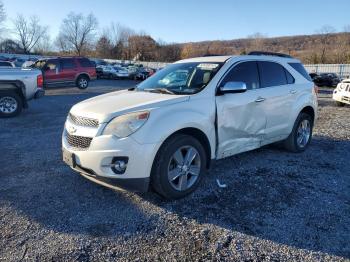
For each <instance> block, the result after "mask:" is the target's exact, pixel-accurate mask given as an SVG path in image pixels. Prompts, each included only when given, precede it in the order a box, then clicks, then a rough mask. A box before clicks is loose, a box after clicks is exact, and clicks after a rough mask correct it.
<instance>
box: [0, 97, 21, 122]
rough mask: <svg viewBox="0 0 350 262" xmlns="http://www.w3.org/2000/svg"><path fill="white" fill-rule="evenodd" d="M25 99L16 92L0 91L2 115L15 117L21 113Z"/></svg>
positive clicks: (0, 112)
mask: <svg viewBox="0 0 350 262" xmlns="http://www.w3.org/2000/svg"><path fill="white" fill-rule="evenodd" d="M22 109H23V101H22V99H21V97H20V96H19V95H18V94H16V93H15V92H0V117H14V116H17V115H19V114H20V113H21V111H22Z"/></svg>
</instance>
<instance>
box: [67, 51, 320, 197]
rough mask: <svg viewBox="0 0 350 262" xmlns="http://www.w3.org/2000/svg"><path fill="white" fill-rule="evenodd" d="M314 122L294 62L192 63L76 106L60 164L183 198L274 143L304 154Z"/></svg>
mask: <svg viewBox="0 0 350 262" xmlns="http://www.w3.org/2000/svg"><path fill="white" fill-rule="evenodd" d="M176 76H178V77H176ZM316 114H317V96H316V93H315V91H314V85H313V83H312V81H311V79H310V77H309V75H308V74H307V72H306V71H305V69H304V67H303V66H302V64H301V63H300V61H298V60H296V59H293V58H291V57H290V56H287V55H283V54H276V53H264V52H254V53H251V54H249V55H245V56H216V57H214V56H213V57H201V58H193V59H187V60H182V61H178V62H176V63H174V64H171V65H169V66H167V67H166V68H164V69H162V70H160V71H159V72H157V73H156V74H155V75H153V76H152V77H150V78H149V79H147V80H146V81H144V82H142V83H141V84H139V85H138V86H137V87H136V88H133V89H129V90H124V91H118V92H113V93H108V94H104V95H101V96H97V97H94V98H91V99H88V100H85V101H83V102H80V103H78V104H76V105H74V106H73V107H72V109H71V110H70V112H69V115H68V118H67V121H66V123H65V128H64V132H63V137H62V146H63V159H64V161H65V162H66V163H67V164H68V165H69V166H71V167H72V168H73V169H74V170H76V171H78V172H80V173H81V174H82V175H83V176H84V177H86V178H88V179H90V180H92V181H94V182H96V183H99V184H102V185H105V186H108V187H112V188H124V189H128V190H134V191H147V190H148V189H149V188H153V189H154V190H155V191H156V192H158V193H159V194H161V195H162V196H164V197H166V198H170V199H176V198H180V197H183V196H185V195H187V194H189V193H191V192H192V191H193V190H194V189H195V188H196V187H197V186H198V184H199V183H200V181H201V179H202V178H203V176H204V174H205V172H206V170H207V169H208V168H209V167H210V163H211V160H216V159H221V158H225V157H229V156H232V155H235V154H238V153H241V152H245V151H249V150H253V149H256V148H259V147H261V146H263V145H266V144H271V143H274V142H277V141H284V144H285V147H286V148H287V149H288V150H290V151H293V152H300V151H303V150H305V148H306V147H307V146H308V145H309V143H310V140H311V136H312V128H313V124H314V121H315V119H316Z"/></svg>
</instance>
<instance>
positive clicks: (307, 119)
mask: <svg viewBox="0 0 350 262" xmlns="http://www.w3.org/2000/svg"><path fill="white" fill-rule="evenodd" d="M302 123H303V124H304V126H305V123H308V124H309V127H308V128H307V127H305V130H306V129H309V135H308V136H307V135H306V134H307V131H305V132H300V128H301V129H302V127H301V125H302ZM312 129H313V119H312V117H311V116H310V115H309V114H306V113H300V114H299V116H298V117H297V119H296V120H295V123H294V126H293V130H292V132H291V133H290V135H289V136H288V138H287V139H286V140H285V141H284V147H285V148H286V149H287V150H288V151H291V152H294V153H299V152H303V151H305V149H306V148H307V147H308V146H309V144H310V142H311V139H312ZM299 134H300V135H299ZM304 135H305V138H303V140H302V141H301V142H302V143H299V142H300V139H301V136H304Z"/></svg>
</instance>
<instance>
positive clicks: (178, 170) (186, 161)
mask: <svg viewBox="0 0 350 262" xmlns="http://www.w3.org/2000/svg"><path fill="white" fill-rule="evenodd" d="M200 170H201V159H200V155H199V153H198V151H197V149H195V148H194V147H193V146H183V147H181V148H179V149H178V150H176V151H175V153H174V154H173V155H172V157H171V158H170V161H169V165H168V180H169V182H170V185H171V186H172V187H173V188H174V189H176V190H178V191H185V190H187V189H189V188H191V187H192V186H193V185H194V183H195V182H196V181H197V179H198V177H199V174H200Z"/></svg>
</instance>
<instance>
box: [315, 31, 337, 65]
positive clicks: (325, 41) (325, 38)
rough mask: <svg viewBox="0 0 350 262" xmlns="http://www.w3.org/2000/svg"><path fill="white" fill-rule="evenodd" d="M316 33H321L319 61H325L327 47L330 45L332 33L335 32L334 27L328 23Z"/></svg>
mask: <svg viewBox="0 0 350 262" xmlns="http://www.w3.org/2000/svg"><path fill="white" fill-rule="evenodd" d="M318 33H319V34H320V35H321V39H320V41H321V54H320V62H321V63H322V64H324V63H326V60H327V48H328V47H329V45H330V41H331V38H332V34H334V33H335V28H334V27H332V26H330V25H324V26H322V27H321V29H320V30H318Z"/></svg>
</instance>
